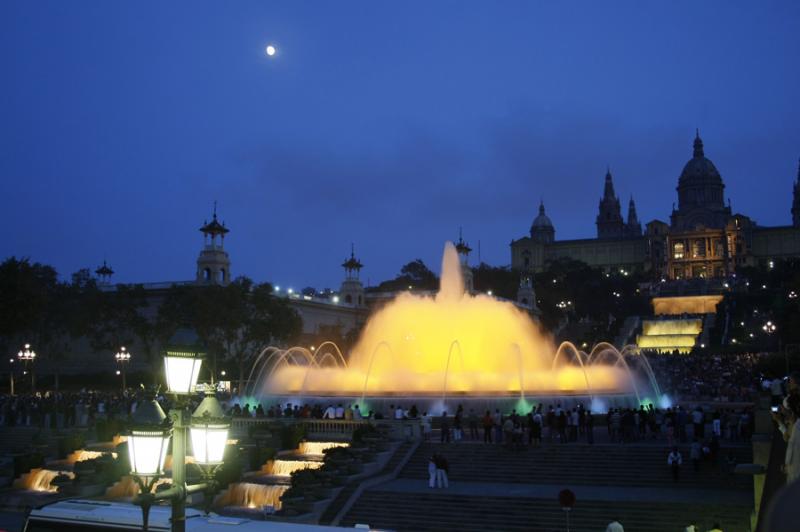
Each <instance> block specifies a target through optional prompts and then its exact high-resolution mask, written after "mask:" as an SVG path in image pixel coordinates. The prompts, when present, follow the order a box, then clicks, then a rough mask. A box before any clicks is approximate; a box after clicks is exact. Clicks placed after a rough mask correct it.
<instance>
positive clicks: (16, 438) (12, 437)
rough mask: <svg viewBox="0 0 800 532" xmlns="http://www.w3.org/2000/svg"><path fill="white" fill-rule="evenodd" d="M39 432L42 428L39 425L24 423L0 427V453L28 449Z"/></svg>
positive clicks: (18, 451)
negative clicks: (30, 425) (16, 425)
mask: <svg viewBox="0 0 800 532" xmlns="http://www.w3.org/2000/svg"><path fill="white" fill-rule="evenodd" d="M40 432H42V429H41V428H39V427H28V426H24V425H23V426H18V427H3V428H1V429H0V454H8V453H20V452H27V451H30V450H31V446H32V445H31V444H32V442H33V439H34V437H36V435H37V434H39V433H40ZM45 441H46V440H45Z"/></svg>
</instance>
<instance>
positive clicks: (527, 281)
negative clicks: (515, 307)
mask: <svg viewBox="0 0 800 532" xmlns="http://www.w3.org/2000/svg"><path fill="white" fill-rule="evenodd" d="M517 303H518V304H519V305H521V306H523V307H525V308H527V309H528V310H529V311H531V312H533V313H534V314H539V307H538V306H537V305H536V291H535V290H534V289H533V275H532V274H530V273H528V272H525V273H523V274H522V276H521V277H520V278H519V288H518V289H517Z"/></svg>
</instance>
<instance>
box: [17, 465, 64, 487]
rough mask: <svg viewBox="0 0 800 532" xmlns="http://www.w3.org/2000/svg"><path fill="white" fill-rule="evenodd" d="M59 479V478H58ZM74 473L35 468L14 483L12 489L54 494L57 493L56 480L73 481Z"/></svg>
mask: <svg viewBox="0 0 800 532" xmlns="http://www.w3.org/2000/svg"><path fill="white" fill-rule="evenodd" d="M59 477H60V478H59ZM74 478H75V473H73V472H72V471H56V470H53V469H42V468H36V469H31V470H30V471H29V472H28V473H24V474H23V475H22V476H21V477H19V478H18V479H16V480H15V481H14V484H13V487H14V488H15V489H19V490H29V491H43V492H50V493H55V492H57V491H58V483H57V482H56V483H54V481H56V480H57V479H63V480H67V479H69V480H73V479H74Z"/></svg>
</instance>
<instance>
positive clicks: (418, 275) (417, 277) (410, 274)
mask: <svg viewBox="0 0 800 532" xmlns="http://www.w3.org/2000/svg"><path fill="white" fill-rule="evenodd" d="M409 286H411V287H413V288H414V289H418V290H437V289H438V288H439V278H438V277H437V276H436V274H435V273H433V272H432V271H431V270H430V269H428V267H427V266H426V265H425V263H424V262H422V259H416V260H413V261H411V262H409V263H408V264H406V265H404V266H403V267H402V268H400V275H398V276H397V277H395V278H394V279H392V280H390V281H384V282H382V283H381V284H379V285H378V286H377V287H376V288H374V289H372V291H377V292H398V291H400V290H406V289H408V287H409Z"/></svg>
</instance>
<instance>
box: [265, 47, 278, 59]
mask: <svg viewBox="0 0 800 532" xmlns="http://www.w3.org/2000/svg"><path fill="white" fill-rule="evenodd" d="M277 51H278V50H276V49H275V47H274V46H272V45H271V44H268V45H267V55H268V56H270V57H272V56H273V55H275V52H277Z"/></svg>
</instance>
